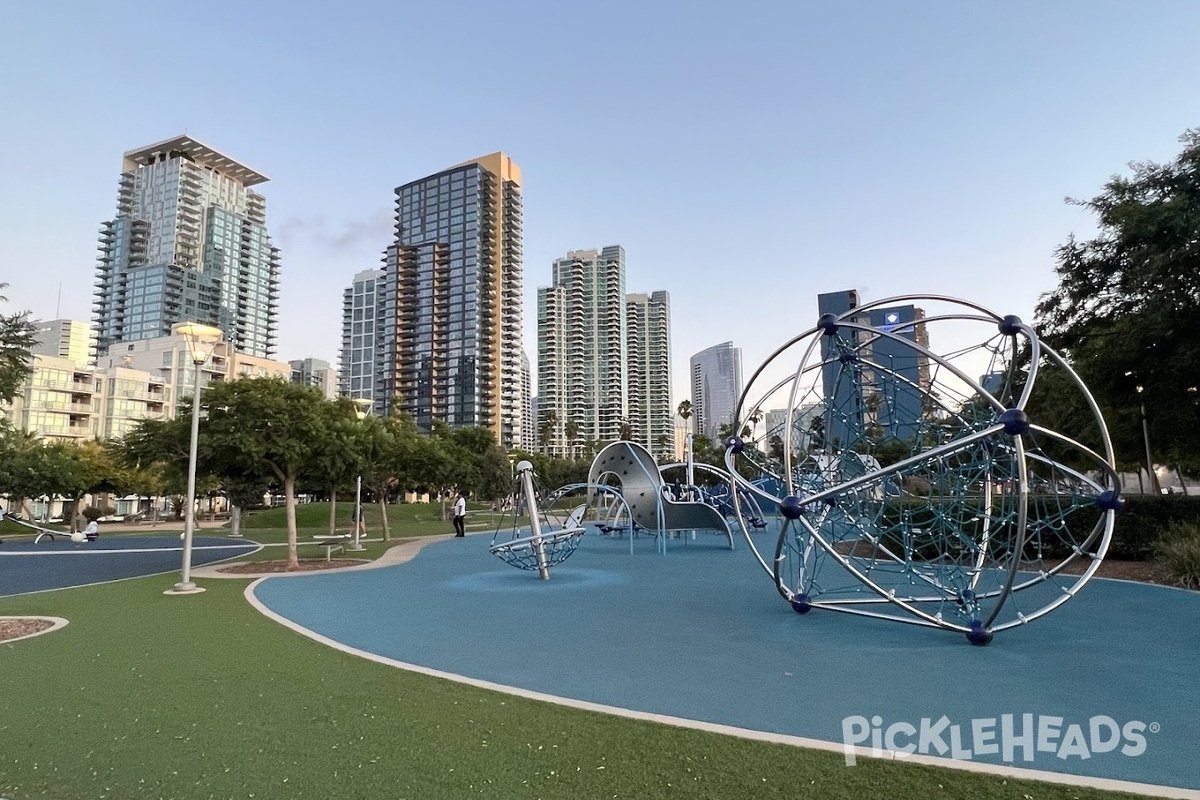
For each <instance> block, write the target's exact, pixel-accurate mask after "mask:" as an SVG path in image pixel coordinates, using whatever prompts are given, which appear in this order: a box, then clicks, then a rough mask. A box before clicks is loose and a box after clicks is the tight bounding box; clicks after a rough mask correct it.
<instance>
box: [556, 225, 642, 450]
mask: <svg viewBox="0 0 1200 800" xmlns="http://www.w3.org/2000/svg"><path fill="white" fill-rule="evenodd" d="M537 312H538V414H539V419H538V423H537V424H538V426H539V428H540V429H542V430H545V431H546V432H547V434H548V435H549V437H550V438H549V441H547V442H543V443H542V447H543V448H544V449H546V450H548V451H549V452H552V453H554V454H555V455H559V456H567V455H572V454H574V452H575V451H577V450H578V447H579V445H580V444H582V443H583V442H586V441H595V442H609V441H613V440H615V439H618V438H620V434H621V426H622V425H623V424H624V423H626V422H627V421H628V416H629V407H628V405H627V402H626V389H627V386H628V372H627V365H626V364H627V360H628V346H629V345H628V340H627V335H628V331H627V326H626V315H625V250H624V248H622V247H621V246H620V245H611V246H608V247H605V248H603V249H600V250H572V251H570V252H568V253H567V254H566V256H564V257H563V258H559V259H555V261H554V266H553V271H552V283H551V285H550V286H546V287H541V288H539V289H538V305H537Z"/></svg>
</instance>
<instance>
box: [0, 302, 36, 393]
mask: <svg viewBox="0 0 1200 800" xmlns="http://www.w3.org/2000/svg"><path fill="white" fill-rule="evenodd" d="M7 288H8V284H7V283H0V290H4V289H7ZM7 300H8V298H7V297H3V296H0V301H3V302H7ZM36 330H37V328H36V326H34V324H33V322H32V321H30V319H29V312H28V311H23V312H21V313H19V314H0V402H5V403H7V402H9V401H10V400H12V399H13V398H14V397H16V395H17V391H18V390H20V388H21V384H22V383H24V382H25V379H26V378H27V377H29V373H30V372H31V371H32V368H31V367H30V364H29V349H30V348H31V347H33V344H34V332H35V331H36Z"/></svg>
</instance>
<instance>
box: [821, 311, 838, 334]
mask: <svg viewBox="0 0 1200 800" xmlns="http://www.w3.org/2000/svg"><path fill="white" fill-rule="evenodd" d="M817 327H818V328H820V329H821V330H822V331H823V332H824V333H825V335H826V336H836V335H837V332H838V318H837V314H822V315H821V317H820V319H818V320H817Z"/></svg>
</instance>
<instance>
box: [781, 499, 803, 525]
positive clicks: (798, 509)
mask: <svg viewBox="0 0 1200 800" xmlns="http://www.w3.org/2000/svg"><path fill="white" fill-rule="evenodd" d="M779 513H781V514H783V516H784V517H785V518H787V519H800V517H802V516H803V515H804V503H803V502H802V501H801V500H800V498H799V497H797V496H796V495H794V494H789V495H788V496H787V497H785V498H783V501H782V502H781V503H780V504H779Z"/></svg>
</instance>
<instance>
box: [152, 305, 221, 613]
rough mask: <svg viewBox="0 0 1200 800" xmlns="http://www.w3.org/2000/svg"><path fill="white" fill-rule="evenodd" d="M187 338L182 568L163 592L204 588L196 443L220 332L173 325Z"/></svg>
mask: <svg viewBox="0 0 1200 800" xmlns="http://www.w3.org/2000/svg"><path fill="white" fill-rule="evenodd" d="M175 333H178V334H181V335H182V336H183V338H184V340H185V341H186V342H187V349H188V356H189V357H190V358H191V359H192V365H193V366H194V367H195V376H194V378H193V384H192V442H191V448H190V449H189V451H188V478H187V501H186V502H187V505H186V506H185V509H186V512H185V515H184V518H183V519H184V521H183V568H182V570H181V572H180V577H179V582H178V583H176V584H175V585H174V586H173V587H171V588H170V589H168V590H167V591H165V592H163V594H170V595H176V594H199V593H200V592H203V591H204V589H203V588H202V587H200V586H197V585H196V584H195V583H193V582H192V536H193V534H194V533H195V530H196V445H197V442H198V441H199V436H200V368H201V367H202V366H204V363H205V362H206V361H208V357H209V356H210V355H212V352H213V350H214V349H216V346H217V345H218V344H220V342H221V339H222V337H223V335H224V334H223V333H222V332H221V329H220V328H214V327H212V326H211V325H201V324H200V323H198V322H187V323H184V324H183V325H177V326H176V327H175Z"/></svg>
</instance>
